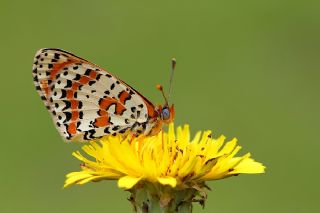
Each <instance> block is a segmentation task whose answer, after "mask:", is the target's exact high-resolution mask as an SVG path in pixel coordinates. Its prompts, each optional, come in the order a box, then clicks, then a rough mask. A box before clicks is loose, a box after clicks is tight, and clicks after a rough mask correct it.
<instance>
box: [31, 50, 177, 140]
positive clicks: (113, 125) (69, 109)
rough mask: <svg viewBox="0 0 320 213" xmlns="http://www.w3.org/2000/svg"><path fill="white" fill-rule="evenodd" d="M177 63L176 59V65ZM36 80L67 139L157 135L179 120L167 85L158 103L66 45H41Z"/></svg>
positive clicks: (36, 64) (34, 73)
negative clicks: (67, 49) (154, 103)
mask: <svg viewBox="0 0 320 213" xmlns="http://www.w3.org/2000/svg"><path fill="white" fill-rule="evenodd" d="M174 67H175V60H173V62H172V70H174ZM33 79H34V84H35V87H36V90H37V91H38V93H39V95H40V97H41V99H42V100H43V102H44V104H45V106H46V108H47V109H48V111H49V112H50V114H51V115H52V119H53V122H54V124H55V126H56V128H57V129H58V131H59V133H60V134H61V136H62V137H63V138H64V139H65V140H66V141H79V142H85V141H89V140H93V139H99V138H101V137H103V136H105V135H111V134H112V135H116V134H118V133H122V134H124V133H128V132H129V133H131V134H132V135H134V136H139V135H141V134H142V135H150V136H152V135H155V134H157V133H159V132H160V131H161V129H162V126H163V124H168V123H170V122H172V121H173V119H174V106H173V105H171V106H169V104H168V101H167V100H168V99H167V98H166V96H165V95H164V92H163V89H162V86H158V89H159V90H160V91H162V95H163V96H164V98H165V104H164V105H163V106H161V105H159V106H154V105H153V104H152V103H151V102H150V101H149V100H148V99H147V98H145V97H144V96H143V95H141V94H140V93H139V92H138V91H136V90H135V89H134V88H132V87H131V86H129V85H128V84H126V83H125V82H124V81H122V80H121V79H119V78H118V77H116V76H115V75H113V74H111V73H110V72H108V71H107V70H104V69H102V68H101V67H99V66H97V65H95V64H93V63H91V62H89V61H87V60H85V59H83V58H80V57H78V56H76V55H74V54H72V53H69V52H66V51H64V50H60V49H54V48H44V49H40V50H38V51H37V53H36V55H35V58H34V63H33ZM171 81H172V77H171V80H170V82H171ZM170 88H171V86H170ZM170 90H171V89H170ZM170 90H169V91H170ZM169 94H170V93H169Z"/></svg>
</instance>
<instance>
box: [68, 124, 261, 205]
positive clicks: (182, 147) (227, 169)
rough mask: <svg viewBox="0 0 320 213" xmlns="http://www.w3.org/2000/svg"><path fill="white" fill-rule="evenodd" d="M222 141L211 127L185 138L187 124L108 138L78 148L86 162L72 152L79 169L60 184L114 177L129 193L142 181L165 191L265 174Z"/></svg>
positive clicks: (233, 142)
mask: <svg viewBox="0 0 320 213" xmlns="http://www.w3.org/2000/svg"><path fill="white" fill-rule="evenodd" d="M224 141H225V137H224V136H220V137H219V138H217V139H214V138H212V136H211V132H210V131H204V132H203V133H202V132H198V133H197V134H196V135H195V137H194V138H193V139H190V131H189V126H188V125H185V126H184V127H183V128H182V127H178V128H177V132H176V133H175V131H174V125H173V124H170V125H169V130H168V132H167V133H166V132H160V133H159V134H158V135H156V136H152V137H137V138H133V139H132V138H131V137H123V136H121V135H117V136H107V137H104V138H102V139H100V140H99V141H92V142H90V144H88V145H84V146H83V148H82V149H83V151H84V152H85V153H86V154H87V155H89V156H90V157H91V160H90V159H88V158H87V157H84V156H83V155H82V154H81V153H80V152H74V153H73V156H75V157H76V158H78V159H79V160H80V161H82V162H83V164H82V166H81V168H82V171H79V172H72V173H69V174H68V175H67V179H66V182H65V185H64V187H68V186H70V185H73V184H84V183H87V182H89V181H100V180H104V179H105V180H118V186H119V187H120V188H123V189H127V190H131V192H132V190H134V189H135V188H136V189H138V188H141V184H142V185H143V184H145V185H148V186H149V188H150V186H151V185H153V186H151V187H156V188H157V187H158V189H159V186H160V187H161V186H162V187H164V188H165V190H167V191H168V190H169V191H170V190H176V191H179V190H180V191H181V190H189V191H190V189H192V190H196V191H198V192H199V191H200V192H202V191H203V190H202V189H203V188H205V187H206V186H205V181H209V180H217V179H222V178H226V177H230V176H235V175H238V174H242V173H247V174H253V173H264V170H265V167H264V166H263V165H262V164H261V163H258V162H256V161H254V160H253V159H252V158H250V153H247V154H245V155H243V156H240V157H235V155H236V154H237V152H238V151H239V150H240V149H241V147H240V146H239V145H237V139H232V140H231V141H229V142H227V143H225V145H224ZM185 192H186V191H184V193H185ZM191 197H192V196H191ZM163 202H164V203H165V202H169V201H163ZM162 204H163V203H162Z"/></svg>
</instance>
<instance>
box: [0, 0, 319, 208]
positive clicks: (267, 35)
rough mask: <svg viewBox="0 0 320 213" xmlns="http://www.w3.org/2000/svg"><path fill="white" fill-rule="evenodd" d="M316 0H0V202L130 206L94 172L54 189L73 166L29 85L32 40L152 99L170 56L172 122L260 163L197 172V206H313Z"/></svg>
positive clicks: (75, 166) (316, 139)
mask: <svg viewBox="0 0 320 213" xmlns="http://www.w3.org/2000/svg"><path fill="white" fill-rule="evenodd" d="M319 11H320V3H319V1H302V0H301V1H292V0H286V1H279V0H277V1H276V0H269V1H255V0H251V1H250V0H243V1H237V0H233V1H232V0H231V1H222V0H218V1H217V0H202V1H190V0H171V1H168V0H162V1H150V0H138V1H130V0H127V1H115V0H113V1H110V0H105V1H102V0H101V1H98V0H91V1H80V0H77V1H62V0H61V1H60V0H55V1H43V0H29V1H22V0H20V1H17V0H1V2H0V24H1V29H0V32H1V33H0V44H1V51H0V58H1V64H2V65H1V79H2V82H1V84H0V91H1V110H0V113H1V114H0V115H1V117H0V118H1V120H2V122H1V128H0V129H1V135H2V138H1V155H0V160H1V162H2V166H1V176H0V184H1V185H0V190H1V191H0V193H1V194H0V204H1V205H0V212H5V213H6V212H34V213H36V212H78V213H80V212H131V211H132V209H131V206H130V203H129V202H128V201H126V197H128V193H126V192H123V191H122V190H119V189H117V186H116V182H113V181H110V182H108V181H104V182H100V183H96V184H92V183H91V184H86V185H85V186H75V187H71V188H68V189H65V190H63V189H62V185H63V182H64V176H65V174H66V173H68V172H70V171H76V170H78V169H79V162H78V161H77V160H75V159H74V158H73V157H72V156H71V152H72V151H75V150H77V149H78V148H79V147H80V145H79V144H65V143H64V142H63V141H62V139H61V138H60V136H59V134H58V132H57V131H56V130H55V127H54V126H53V124H52V121H51V118H50V116H49V114H48V112H47V111H46V109H45V107H44V105H43V103H42V101H41V100H40V98H39V97H38V94H37V93H36V91H35V88H34V85H33V81H32V75H31V72H32V71H31V67H32V63H33V56H34V54H35V52H36V50H37V49H39V48H43V47H56V48H62V49H65V50H67V51H70V52H73V53H75V54H77V55H79V56H81V57H83V58H87V59H88V60H91V61H92V62H94V63H96V64H99V65H100V66H102V67H104V68H106V69H108V70H110V71H111V72H113V73H115V74H116V75H118V76H119V77H120V78H122V79H123V80H125V81H126V82H127V83H129V84H131V85H132V86H133V87H134V88H136V89H137V90H138V91H140V92H141V93H142V94H144V95H145V96H146V97H149V98H150V100H152V101H153V102H154V103H162V102H163V100H162V98H161V96H160V94H159V92H157V91H156V89H155V85H156V84H157V83H163V84H164V85H165V86H167V82H168V80H169V72H170V59H171V57H173V56H174V57H176V58H177V60H178V64H177V70H176V75H175V79H174V94H173V97H172V98H173V101H174V103H175V105H176V123H177V124H184V123H189V124H191V127H192V130H193V132H195V131H196V130H204V129H212V130H213V131H214V133H215V135H216V136H219V135H220V134H224V135H226V136H227V137H228V138H229V139H231V138H232V137H237V138H238V139H239V143H240V145H242V146H243V153H244V152H248V151H250V152H251V153H252V154H253V158H255V159H256V160H258V161H260V162H263V163H264V164H265V165H266V166H267V173H266V174H264V175H252V176H249V175H242V176H239V177H236V178H230V179H227V180H222V181H217V182H210V183H209V185H210V186H211V187H212V189H213V191H212V192H210V193H209V198H208V201H207V203H206V208H205V210H202V209H201V208H200V207H199V206H196V207H195V211H194V212H219V213H222V212H239V213H241V212H268V213H269V212H317V211H319V209H320V208H319V206H320V204H319V189H320V187H319V182H318V181H319V177H320V172H319V170H318V169H319V160H318V156H317V155H318V152H319V148H320V141H319V137H318V131H319V119H320V113H319V109H320V100H319V91H320V84H319V83H320V81H319V80H320V73H319V72H320V70H319V68H320V60H319V56H320V39H319V38H320V30H319V27H320V13H319Z"/></svg>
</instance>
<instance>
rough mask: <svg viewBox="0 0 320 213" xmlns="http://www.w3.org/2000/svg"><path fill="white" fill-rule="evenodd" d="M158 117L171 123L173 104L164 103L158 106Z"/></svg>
mask: <svg viewBox="0 0 320 213" xmlns="http://www.w3.org/2000/svg"><path fill="white" fill-rule="evenodd" d="M160 117H161V120H162V121H163V122H164V123H166V124H169V123H171V122H172V121H173V119H174V105H173V104H172V105H171V106H168V105H164V107H160Z"/></svg>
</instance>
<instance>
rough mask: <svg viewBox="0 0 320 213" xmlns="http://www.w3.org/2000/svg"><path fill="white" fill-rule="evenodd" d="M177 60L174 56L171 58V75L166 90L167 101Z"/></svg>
mask: <svg viewBox="0 0 320 213" xmlns="http://www.w3.org/2000/svg"><path fill="white" fill-rule="evenodd" d="M176 64H177V60H176V59H175V58H172V59H171V75H170V82H169V92H168V101H169V100H170V95H171V91H172V83H173V74H174V70H175V68H176Z"/></svg>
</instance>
